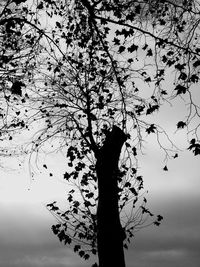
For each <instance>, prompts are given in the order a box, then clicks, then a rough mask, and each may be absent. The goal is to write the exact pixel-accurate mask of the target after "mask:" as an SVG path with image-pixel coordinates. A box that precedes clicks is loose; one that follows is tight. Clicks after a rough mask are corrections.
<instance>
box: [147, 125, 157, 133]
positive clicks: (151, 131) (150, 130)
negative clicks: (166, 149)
mask: <svg viewBox="0 0 200 267" xmlns="http://www.w3.org/2000/svg"><path fill="white" fill-rule="evenodd" d="M155 130H156V126H155V125H154V124H151V125H150V126H149V127H148V128H147V129H146V132H147V133H148V134H150V133H155Z"/></svg>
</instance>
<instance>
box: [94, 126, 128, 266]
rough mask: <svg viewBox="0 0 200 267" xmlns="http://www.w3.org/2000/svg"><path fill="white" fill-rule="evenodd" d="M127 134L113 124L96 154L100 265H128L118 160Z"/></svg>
mask: <svg viewBox="0 0 200 267" xmlns="http://www.w3.org/2000/svg"><path fill="white" fill-rule="evenodd" d="M126 139H127V137H126V135H125V133H124V132H123V131H122V130H121V129H120V128H118V127H116V126H114V127H113V129H112V131H111V132H110V133H109V134H108V135H107V137H106V140H105V142H104V144H103V146H102V148H101V149H100V153H99V155H98V157H97V163H96V170H97V178H98V189H99V201H98V208H97V245H98V257H99V267H114V266H116V267H125V260H124V249H123V240H124V235H125V233H124V231H123V229H122V226H121V223H120V216H119V208H118V184H117V174H118V162H119V156H120V153H121V149H122V146H123V144H124V142H125V141H126Z"/></svg>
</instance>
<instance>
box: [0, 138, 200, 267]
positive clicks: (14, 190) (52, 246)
mask: <svg viewBox="0 0 200 267" xmlns="http://www.w3.org/2000/svg"><path fill="white" fill-rule="evenodd" d="M147 149H148V153H146V155H144V156H143V157H142V158H143V159H142V163H141V166H140V172H141V173H142V174H143V176H144V184H145V189H148V190H149V193H148V196H147V199H148V200H149V206H150V209H151V210H152V211H153V212H154V213H156V214H162V215H163V216H164V221H163V223H162V225H161V226H160V227H156V226H152V227H149V228H146V229H143V230H141V231H140V232H138V233H137V234H136V236H135V237H134V239H133V240H132V244H131V246H130V249H129V251H128V252H126V261H127V267H134V266H137V267H158V266H159V267H160V266H162V267H179V266H180V267H186V266H187V267H188V265H189V266H190V267H198V266H199V262H200V254H199V248H200V213H199V203H200V177H199V176H200V175H199V172H198V169H199V158H197V157H194V156H193V155H192V154H191V153H189V152H184V153H183V154H182V155H181V156H180V157H179V158H177V159H175V160H173V161H170V162H169V163H168V168H169V171H168V172H164V171H163V170H162V167H163V164H164V163H163V159H162V158H161V157H160V156H159V153H158V151H157V149H155V147H154V146H153V143H150V144H149V146H147ZM49 164H50V165H49V166H50V169H52V170H57V175H54V177H53V178H50V177H49V176H48V173H45V172H43V173H42V174H38V176H37V177H36V178H35V181H33V182H32V183H31V185H30V179H29V176H28V173H27V172H25V171H22V172H21V173H20V172H9V173H5V172H1V174H0V226H1V227H0V266H1V267H18V266H19V267H47V266H48V267H64V266H65V267H79V266H90V265H89V262H87V261H82V260H81V259H79V257H78V256H76V255H75V254H74V253H73V252H72V251H71V250H70V248H68V247H65V246H64V245H62V244H60V242H59V241H58V239H57V237H56V236H54V235H53V234H52V232H51V230H50V227H51V225H52V224H53V223H54V222H55V220H54V218H53V217H52V215H51V214H50V213H49V212H48V211H47V210H46V208H45V203H48V202H49V201H53V200H56V199H59V198H60V199H65V191H66V185H65V184H64V183H62V175H61V174H62V172H63V169H64V166H65V164H64V159H63V161H61V156H59V155H57V156H55V157H54V158H53V159H52V161H50V163H49ZM29 187H30V189H31V190H28V188H29Z"/></svg>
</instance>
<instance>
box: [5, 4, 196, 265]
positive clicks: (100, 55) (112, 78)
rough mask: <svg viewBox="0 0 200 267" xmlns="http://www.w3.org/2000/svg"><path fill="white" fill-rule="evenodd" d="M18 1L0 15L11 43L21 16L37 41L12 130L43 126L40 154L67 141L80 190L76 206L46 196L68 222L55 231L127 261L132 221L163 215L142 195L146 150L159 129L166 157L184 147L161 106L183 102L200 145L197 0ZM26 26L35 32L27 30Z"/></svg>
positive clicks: (104, 256)
mask: <svg viewBox="0 0 200 267" xmlns="http://www.w3.org/2000/svg"><path fill="white" fill-rule="evenodd" d="M10 2H15V3H17V8H18V9H19V10H21V11H23V12H25V13H26V16H21V15H20V16H18V15H17V14H16V15H15V16H14V17H13V16H12V15H10V17H9V18H4V19H2V20H1V21H2V22H0V24H1V25H3V27H7V28H6V29H7V30H6V36H7V39H6V44H9V42H11V45H12V44H13V45H14V44H15V43H14V40H15V38H16V36H17V35H19V33H18V32H16V30H15V31H14V32H13V28H16V27H20V25H21V24H22V25H23V26H24V27H25V28H23V27H22V28H21V31H20V38H19V39H20V42H21V40H24V41H23V42H24V44H26V45H27V44H29V45H30V43H31V44H32V43H35V44H37V48H38V49H37V50H36V51H35V50H34V51H32V50H31V51H29V55H30V56H32V58H31V62H32V65H31V66H32V71H31V72H30V71H29V70H28V68H26V70H25V71H23V77H22V78H21V79H15V80H14V82H12V84H11V85H10V86H8V87H6V88H5V90H4V100H5V102H6V103H8V104H9V107H10V110H9V113H6V114H4V115H3V117H6V118H8V117H9V119H7V121H6V124H5V127H4V128H6V127H7V128H6V129H8V130H9V131H8V136H11V135H12V133H13V132H12V129H13V130H16V128H19V129H21V128H25V129H30V130H33V129H34V128H39V130H38V131H37V132H35V135H34V137H33V141H32V143H31V144H30V146H29V148H28V149H29V150H30V152H32V153H34V152H36V153H37V152H38V151H39V150H40V149H42V148H44V149H45V148H46V144H47V141H50V140H56V139H58V140H59V148H61V147H63V148H65V150H66V157H67V162H68V168H67V171H66V173H65V174H64V179H65V180H67V181H68V182H70V183H72V184H73V185H74V189H72V190H71V191H69V195H68V202H69V204H70V205H69V208H68V209H67V210H64V211H62V209H61V208H59V207H58V206H57V203H56V202H53V203H50V204H48V205H47V206H48V208H49V210H50V211H51V212H52V213H53V214H54V216H55V217H56V218H57V220H58V223H57V224H56V225H54V226H53V227H52V230H53V232H54V234H56V235H57V236H58V238H59V240H60V241H63V242H64V243H65V244H71V243H73V245H74V251H75V252H77V253H78V254H79V255H80V256H81V257H83V258H84V259H88V257H89V255H90V253H93V254H96V253H98V257H99V266H100V267H106V266H112V265H116V266H121V267H123V266H125V260H124V252H123V247H127V245H128V242H129V241H130V238H131V237H132V236H133V234H134V231H136V230H137V229H139V228H141V227H142V226H144V225H146V224H149V223H150V224H151V222H152V223H154V224H155V225H159V224H160V221H161V220H162V216H160V215H158V216H157V217H154V215H153V214H152V213H151V212H150V211H149V209H148V208H147V207H146V202H147V200H146V198H144V196H143V195H142V194H141V190H142V189H143V180H142V177H141V176H140V175H139V174H138V170H137V166H138V165H137V164H138V162H137V154H138V151H140V150H141V148H142V146H143V144H144V139H147V138H148V135H155V136H156V139H157V141H158V145H159V147H160V148H161V149H162V151H163V152H164V155H165V159H166V162H167V160H168V159H169V158H176V157H177V156H178V150H177V148H176V145H175V144H174V143H173V140H171V139H170V138H169V136H168V134H167V132H166V131H165V130H164V129H163V128H162V127H161V125H160V124H157V123H156V121H155V117H154V114H156V113H158V112H159V111H160V109H161V107H162V105H164V104H165V103H173V101H174V100H180V101H182V100H183V101H185V103H186V116H185V117H183V119H182V120H181V121H178V122H177V124H176V126H177V129H186V130H187V133H188V140H189V145H188V149H189V150H191V151H192V152H193V153H194V155H199V154H200V149H199V145H200V143H199V142H200V140H199V126H200V124H199V115H200V113H199V112H200V111H199V106H198V105H197V103H196V101H195V88H196V86H197V84H198V82H199V65H200V45H199V11H200V6H199V1H197V0H196V1H195V0H193V1H191V0H182V1H181V0H180V1H171V0H169V1H168V0H167V1H164V0H163V1H156V0H152V1H149V0H148V1H140V0H138V1H134V2H133V1H131V0H130V1H129V0H128V1H123V0H110V1H109V0H101V1H89V0H81V1H77V0H74V1H72V0H65V1H64V0H63V1H53V0H51V1H49V0H41V1H40V2H37V1H30V2H31V5H30V3H29V2H27V3H26V2H25V3H24V1H8V2H6V3H10ZM29 18H31V20H30V19H29ZM44 18H45V21H48V22H49V23H47V24H44ZM14 22H15V24H14ZM15 25H18V26H15ZM26 29H29V30H30V31H31V35H30V37H28V38H27V37H26V39H23V38H21V32H22V33H23V32H26ZM29 30H28V31H29ZM10 31H11V33H10ZM10 34H11V35H12V36H14V38H13V39H11V38H9V39H8V37H10ZM25 34H26V33H24V36H26V35H25ZM28 34H29V33H28ZM28 47H29V46H28ZM33 47H34V46H33ZM25 51H28V49H27V50H26V49H25ZM25 58H26V59H29V57H27V54H26V55H25ZM22 62H23V61H22ZM26 62H27V60H26ZM4 63H6V64H7V65H6V66H8V64H9V63H8V62H5V61H4ZM28 63H30V61H29V60H28ZM29 66H30V65H29ZM17 67H18V69H19V66H18V65H17ZM29 68H30V67H29ZM169 77H170V78H169ZM166 81H168V82H167V83H166ZM16 109H17V110H16ZM19 110H20V113H19ZM17 112H18V113H17ZM8 114H9V116H8ZM4 121H5V120H4ZM38 125H41V127H38ZM164 138H165V139H164ZM162 140H167V143H166V141H162ZM52 145H54V143H52ZM45 168H47V166H46V165H45ZM163 170H164V171H167V170H168V166H167V163H166V165H165V166H164V168H163ZM127 212H129V213H128V214H129V215H127ZM149 217H152V220H151V221H150V222H149V221H148V218H149Z"/></svg>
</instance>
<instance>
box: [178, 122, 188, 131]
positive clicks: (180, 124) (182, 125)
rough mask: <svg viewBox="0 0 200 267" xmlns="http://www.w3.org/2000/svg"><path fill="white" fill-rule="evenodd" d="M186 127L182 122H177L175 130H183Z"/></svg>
mask: <svg viewBox="0 0 200 267" xmlns="http://www.w3.org/2000/svg"><path fill="white" fill-rule="evenodd" d="M185 126H186V123H185V122H184V121H179V122H178V123H177V128H178V129H179V128H184V127H185Z"/></svg>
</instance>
